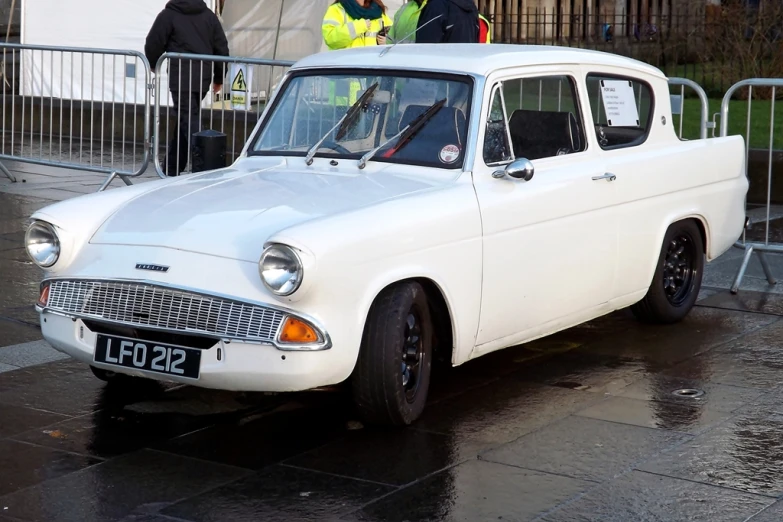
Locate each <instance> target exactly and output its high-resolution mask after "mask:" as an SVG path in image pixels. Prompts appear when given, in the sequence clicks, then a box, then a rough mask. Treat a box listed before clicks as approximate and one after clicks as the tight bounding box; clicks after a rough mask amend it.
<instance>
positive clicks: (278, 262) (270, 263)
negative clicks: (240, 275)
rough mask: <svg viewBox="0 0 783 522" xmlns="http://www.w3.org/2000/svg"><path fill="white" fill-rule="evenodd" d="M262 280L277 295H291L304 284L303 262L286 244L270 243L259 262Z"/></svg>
mask: <svg viewBox="0 0 783 522" xmlns="http://www.w3.org/2000/svg"><path fill="white" fill-rule="evenodd" d="M258 271H259V273H260V274H261V280H262V281H263V282H264V286H266V287H267V288H268V289H269V290H271V291H272V292H273V293H275V294H277V295H283V296H285V295H291V294H293V293H294V292H296V291H297V289H298V288H299V285H301V284H302V276H303V275H304V273H303V269H302V262H301V261H299V256H298V255H297V254H296V252H294V250H293V249H292V248H290V247H287V246H285V245H270V246H269V247H267V248H266V250H264V253H263V254H261V261H259V262H258Z"/></svg>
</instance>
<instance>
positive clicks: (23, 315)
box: [0, 304, 41, 328]
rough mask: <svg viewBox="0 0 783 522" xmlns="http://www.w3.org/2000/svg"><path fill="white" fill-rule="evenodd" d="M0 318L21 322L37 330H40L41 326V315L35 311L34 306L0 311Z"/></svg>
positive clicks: (29, 305)
mask: <svg viewBox="0 0 783 522" xmlns="http://www.w3.org/2000/svg"><path fill="white" fill-rule="evenodd" d="M0 317H5V318H8V319H12V320H16V321H21V322H23V323H27V324H29V325H30V326H33V327H35V328H40V326H41V319H40V315H38V312H36V311H35V306H34V305H32V304H28V305H26V306H18V307H13V308H3V309H0Z"/></svg>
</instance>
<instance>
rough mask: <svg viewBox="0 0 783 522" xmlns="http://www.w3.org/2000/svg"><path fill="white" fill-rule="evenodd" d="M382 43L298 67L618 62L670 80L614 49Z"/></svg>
mask: <svg viewBox="0 0 783 522" xmlns="http://www.w3.org/2000/svg"><path fill="white" fill-rule="evenodd" d="M382 49H383V48H382V47H376V46H373V47H357V48H353V49H343V50H339V51H327V52H322V53H318V54H314V55H311V56H308V57H307V58H303V59H302V60H300V61H298V62H297V63H296V64H295V65H294V67H293V69H301V68H307V67H362V68H367V67H375V68H378V67H382V68H390V69H415V70H427V71H440V72H457V73H466V74H472V75H476V76H487V75H488V74H490V73H492V72H493V71H495V70H498V69H505V68H508V67H520V66H522V67H524V66H535V65H555V64H573V65H577V64H587V65H597V66H601V65H604V66H614V67H622V68H625V69H628V70H629V71H636V72H643V73H647V74H651V75H653V76H658V77H660V78H665V76H664V74H663V73H662V72H661V71H660V70H659V69H657V68H655V67H653V66H651V65H648V64H646V63H644V62H640V61H638V60H634V59H632V58H627V57H625V56H620V55H617V54H612V53H605V52H601V51H592V50H589V49H575V48H572V47H558V46H552V45H509V44H400V45H397V46H394V48H393V49H391V50H389V51H388V52H387V53H386V54H385V55H384V56H383V57H380V56H379V54H380V53H381V50H382Z"/></svg>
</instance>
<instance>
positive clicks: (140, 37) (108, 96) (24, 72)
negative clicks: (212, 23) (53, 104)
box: [19, 0, 216, 103]
mask: <svg viewBox="0 0 783 522" xmlns="http://www.w3.org/2000/svg"><path fill="white" fill-rule="evenodd" d="M166 1H167V0H110V1H107V0H21V2H22V9H21V11H22V16H21V41H22V43H23V44H30V45H48V46H58V47H60V46H67V47H85V48H91V49H123V50H130V51H137V52H140V53H142V54H143V53H144V41H145V39H146V36H147V33H148V32H149V30H150V27H151V26H152V23H153V22H154V21H155V17H157V16H158V13H160V11H161V10H162V9H163V8H164V6H165V5H166ZM215 2H216V0H206V3H207V5H208V6H209V7H210V8H211V9H214V8H215ZM154 65H155V64H152V66H153V67H154ZM19 67H20V70H21V75H20V91H21V92H20V94H24V95H32V96H43V97H50V96H51V97H53V98H64V99H74V100H92V101H105V102H115V103H119V102H123V101H124V102H126V103H144V99H145V78H144V71H143V66H142V62H141V61H140V60H138V59H137V58H134V57H123V56H110V55H108V56H101V55H91V54H86V55H85V54H82V53H67V52H66V53H59V52H56V53H51V52H40V51H25V52H24V53H22V57H21V59H20V64H19Z"/></svg>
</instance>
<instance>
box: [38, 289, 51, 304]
mask: <svg viewBox="0 0 783 522" xmlns="http://www.w3.org/2000/svg"><path fill="white" fill-rule="evenodd" d="M47 304H49V285H48V284H46V285H43V286H42V287H41V295H40V296H38V306H46V305H47Z"/></svg>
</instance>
